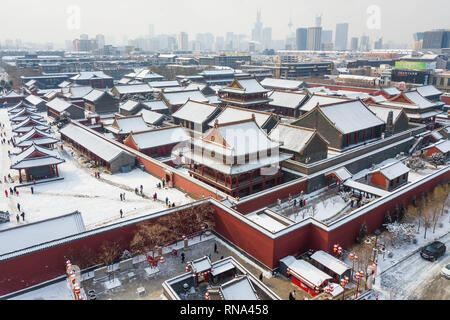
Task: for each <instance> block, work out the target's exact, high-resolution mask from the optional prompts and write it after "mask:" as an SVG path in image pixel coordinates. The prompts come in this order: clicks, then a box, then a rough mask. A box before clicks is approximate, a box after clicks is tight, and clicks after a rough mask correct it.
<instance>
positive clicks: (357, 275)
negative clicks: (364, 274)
mask: <svg viewBox="0 0 450 320" xmlns="http://www.w3.org/2000/svg"><path fill="white" fill-rule="evenodd" d="M355 278H356V280H359V272H357V273H356V274H355Z"/></svg>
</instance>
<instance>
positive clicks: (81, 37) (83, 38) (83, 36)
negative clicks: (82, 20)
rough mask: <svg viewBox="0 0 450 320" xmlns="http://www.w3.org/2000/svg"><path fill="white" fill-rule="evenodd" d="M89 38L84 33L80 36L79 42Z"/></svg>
mask: <svg viewBox="0 0 450 320" xmlns="http://www.w3.org/2000/svg"><path fill="white" fill-rule="evenodd" d="M88 39H89V36H88V35H87V34H85V33H83V34H82V35H80V40H88Z"/></svg>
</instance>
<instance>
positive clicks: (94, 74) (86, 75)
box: [70, 71, 112, 80]
mask: <svg viewBox="0 0 450 320" xmlns="http://www.w3.org/2000/svg"><path fill="white" fill-rule="evenodd" d="M70 79H71V80H91V79H112V77H110V76H108V75H106V74H105V73H104V72H103V71H82V72H80V73H79V74H77V75H76V76H73V77H72V78H70Z"/></svg>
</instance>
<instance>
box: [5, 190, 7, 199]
mask: <svg viewBox="0 0 450 320" xmlns="http://www.w3.org/2000/svg"><path fill="white" fill-rule="evenodd" d="M5 196H6V197H7V198H8V190H6V189H5Z"/></svg>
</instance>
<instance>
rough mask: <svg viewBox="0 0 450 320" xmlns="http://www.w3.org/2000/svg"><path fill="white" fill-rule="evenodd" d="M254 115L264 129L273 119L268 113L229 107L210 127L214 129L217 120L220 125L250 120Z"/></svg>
mask: <svg viewBox="0 0 450 320" xmlns="http://www.w3.org/2000/svg"><path fill="white" fill-rule="evenodd" d="M253 114H254V115H255V121H256V123H257V124H258V126H260V127H263V126H264V124H265V123H266V122H267V120H269V118H270V117H272V114H271V113H268V112H263V111H257V110H250V109H244V108H238V107H232V106H228V107H226V108H224V109H223V110H222V112H221V113H220V114H219V115H218V116H217V117H216V119H214V120H212V121H211V122H210V123H209V124H208V125H209V126H210V127H213V126H214V123H215V121H216V120H218V121H219V124H223V123H230V122H236V121H242V120H248V119H251V118H252V115H253Z"/></svg>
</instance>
